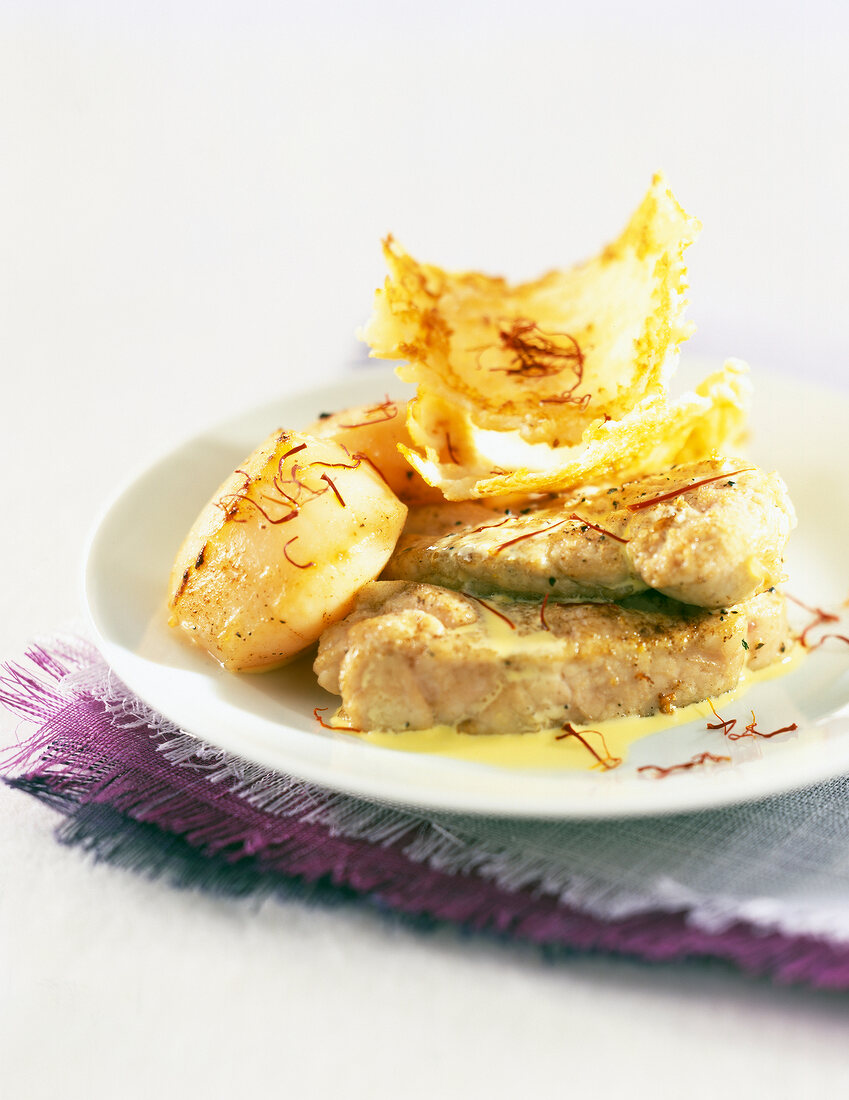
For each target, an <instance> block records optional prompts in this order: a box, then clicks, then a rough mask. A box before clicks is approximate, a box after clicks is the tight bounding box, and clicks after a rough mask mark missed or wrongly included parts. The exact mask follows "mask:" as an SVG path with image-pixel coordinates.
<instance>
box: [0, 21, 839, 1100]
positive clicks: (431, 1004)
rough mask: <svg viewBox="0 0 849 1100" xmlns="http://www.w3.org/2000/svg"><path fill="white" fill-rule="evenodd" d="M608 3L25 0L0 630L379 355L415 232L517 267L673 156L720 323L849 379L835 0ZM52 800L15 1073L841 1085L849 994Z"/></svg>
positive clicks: (0, 258) (550, 252) (25, 803)
mask: <svg viewBox="0 0 849 1100" xmlns="http://www.w3.org/2000/svg"><path fill="white" fill-rule="evenodd" d="M585 6H588V5H576V4H570V3H564V4H557V5H555V4H550V5H548V4H544V3H534V2H525V3H522V4H517V5H515V6H514V5H508V4H507V3H484V2H482V0H480V2H478V0H475V2H472V3H465V4H463V3H459V2H456V0H455V2H454V3H447V2H442V0H436V2H430V3H428V4H422V5H419V6H417V8H416V9H415V10H413V9H412V8H408V7H407V6H405V5H402V4H400V3H390V2H386V3H377V2H368V0H361V2H359V3H352V4H341V3H335V4H334V3H324V4H316V5H314V6H313V7H311V8H310V9H309V10H307V6H306V5H302V4H299V5H297V6H296V5H294V4H291V3H285V2H283V3H276V4H274V3H267V4H263V3H240V4H235V3H233V4H223V3H201V2H199V0H198V2H196V3H183V4H179V3H178V4H174V3H165V2H161V3H159V2H157V3H141V2H139V3H130V2H124V3H112V4H109V3H105V2H104V3H101V4H96V3H93V2H88V3H80V4H76V5H71V4H62V3H55V4H52V5H51V4H47V3H42V4H39V3H28V4H23V3H8V2H7V3H6V4H3V5H0V142H2V146H0V372H2V391H0V402H1V404H0V415H2V430H0V478H2V488H3V497H2V499H3V505H4V507H3V513H4V523H3V527H2V541H0V567H2V577H3V582H2V583H3V590H2V591H3V602H2V615H0V653H2V654H3V655H8V656H11V655H13V654H15V653H16V652H19V651H20V649H21V647H22V645H23V643H24V642H25V641H26V640H27V639H28V638H30V637H31V636H32V635H34V634H38V633H45V632H49V631H51V630H52V629H54V628H56V627H57V626H61V625H66V624H67V623H68V622H70V621H72V620H74V619H75V618H76V617H78V616H79V613H80V600H79V593H78V575H79V567H80V561H81V557H82V553H83V547H84V543H85V537H86V533H87V531H88V529H89V528H90V526H91V524H92V523H93V521H94V519H95V516H96V514H97V512H98V509H99V507H100V505H101V503H102V502H103V501H104V500H105V499H106V498H107V497H108V496H109V495H110V493H111V492H113V491H114V490H115V488H116V487H117V486H118V485H119V484H120V483H121V482H122V481H124V480H125V479H126V477H127V476H128V474H129V473H130V472H131V471H132V470H134V469H136V468H138V467H139V466H141V465H143V464H144V462H145V461H146V460H147V459H149V458H150V457H151V456H152V455H154V454H157V453H159V452H160V451H162V450H163V449H165V448H166V447H167V445H168V444H169V443H172V442H175V441H177V440H178V439H179V438H181V437H182V436H183V435H185V434H188V433H189V432H192V431H194V430H195V429H196V428H197V427H198V426H200V425H202V424H205V423H207V422H210V421H214V420H215V419H218V418H221V417H223V416H225V415H227V414H228V413H230V412H231V411H233V410H234V409H238V408H241V407H244V406H249V405H252V404H255V403H257V402H258V401H259V400H261V399H263V398H264V397H266V396H269V395H272V394H274V393H275V392H277V391H278V390H279V389H281V388H283V387H284V385H285V386H288V385H291V384H293V383H294V382H297V381H298V380H304V381H305V382H312V381H314V380H318V379H320V378H321V377H322V376H330V375H331V374H333V373H335V372H336V371H338V369H339V368H340V366H341V365H344V364H345V363H347V362H350V361H352V360H354V359H355V358H357V357H358V356H360V355H361V352H360V350H359V348H358V346H357V345H356V343H355V341H354V338H353V332H354V329H355V328H356V327H357V326H358V325H359V324H361V323H362V322H363V321H364V320H365V318H366V316H367V314H368V311H369V306H370V299H371V293H372V290H373V288H374V286H376V285H377V284H378V283H379V281H380V280H381V279H382V267H381V258H380V250H379V240H380V237H381V236H382V235H384V234H385V233H386V232H388V231H390V230H391V231H392V232H393V233H394V234H395V235H396V236H397V237H398V238H399V240H400V241H401V242H402V243H404V244H405V245H406V247H408V248H409V249H410V250H411V251H412V252H413V253H414V254H416V255H421V256H422V258H425V259H430V260H433V261H434V262H437V263H440V264H442V265H444V266H448V267H480V268H482V269H484V270H490V271H497V272H501V273H504V274H507V275H509V276H511V277H516V278H519V277H528V276H532V275H534V274H536V273H538V272H539V271H541V270H543V269H546V268H548V267H551V266H556V265H562V264H567V263H570V262H572V261H575V260H578V259H581V258H583V257H585V256H587V255H590V254H592V253H593V252H594V251H595V250H596V249H597V247H598V246H599V245H600V244H602V243H603V242H604V241H606V240H607V239H609V238H611V237H613V236H615V235H616V234H617V233H618V231H619V230H620V228H621V227H622V225H623V224H624V222H625V220H626V218H627V216H628V215H629V214H630V211H631V209H632V208H633V207H634V206H635V205H636V203H637V202H638V201H639V199H640V197H641V195H642V193H643V191H644V190H645V188H646V186H647V184H648V181H649V179H650V176H651V174H652V172H653V171H654V170H655V169H657V168H662V169H663V170H664V171H665V172H666V173H667V175H668V176H669V178H670V181H671V183H672V185H673V187H674V188H675V190H676V193H677V194H678V195H679V197H680V199H681V200H682V202H683V203H684V205H685V207H686V208H687V209H688V210H690V211H692V212H693V213H695V214H697V215H698V216H699V217H700V218H701V220H702V222H703V223H704V232H703V235H702V238H701V241H700V242H699V244H697V245H696V246H695V247H694V248H693V249H692V250H691V253H690V270H691V299H692V303H693V304H692V307H691V310H690V316H691V317H692V318H693V319H694V320H695V321H696V323H697V325H698V333H697V335H696V337H695V338H694V339H693V341H692V348H693V351H694V352H695V351H698V352H700V353H702V354H704V355H710V356H716V357H717V358H722V357H724V356H726V355H737V356H740V357H742V358H748V359H750V360H751V361H752V362H753V363H756V364H757V365H758V366H760V367H761V368H766V369H772V370H776V371H780V372H783V373H788V374H791V375H793V376H795V377H798V378H799V379H800V380H804V379H807V378H820V379H822V380H824V381H828V382H830V383H832V384H834V385H837V386H841V387H843V388H845V387H846V384H847V382H846V373H845V362H846V353H847V349H848V348H849V310H847V309H846V301H847V292H849V276H848V275H847V267H846V263H845V257H846V254H847V247H849V203H847V199H846V196H847V195H849V151H847V150H849V144H847V134H846V129H847V126H846V118H847V108H848V107H849V76H847V64H846V56H847V49H849V20H847V17H846V16H845V15H844V14H843V13H844V10H845V8H844V6H843V5H841V4H839V3H833V4H830V3H826V2H824V0H820V2H816V0H810V2H809V3H807V4H806V5H805V6H804V8H803V6H802V5H801V4H790V3H783V2H779V3H772V4H769V5H766V4H763V5H762V4H746V3H730V2H724V0H723V2H720V3H713V4H712V5H711V11H710V13H708V12H707V5H703V4H693V5H686V4H680V3H677V4H673V3H668V4H662V3H652V2H647V3H642V4H640V5H638V6H637V5H634V6H632V5H630V4H625V3H608V4H599V5H595V6H594V10H593V12H592V13H589V12H587V11H585V10H583V8H584V7H585ZM837 446H838V447H840V446H842V443H841V442H838V444H837ZM215 476H217V475H214V476H213V480H214V479H215ZM52 824H53V823H52V820H51V816H50V814H49V813H48V811H46V810H44V809H43V808H41V807H38V806H37V805H34V804H30V802H29V800H27V799H26V798H24V797H23V796H22V795H18V794H14V793H11V792H8V791H6V790H5V789H3V790H0V868H1V869H2V870H0V1091H3V1092H4V1093H7V1094H8V1095H13V1096H20V1097H26V1098H28V1097H41V1096H45V1097H46V1096H55V1095H59V1094H61V1095H63V1096H67V1097H77V1096H80V1097H82V1096H87V1097H98V1098H99V1097H113V1096H116V1097H130V1098H133V1097H137V1096H138V1097H142V1096H150V1095H158V1096H160V1097H171V1096H193V1095H204V1096H207V1097H214V1096H224V1095H230V1094H231V1093H233V1092H237V1093H238V1094H240V1095H251V1094H263V1095H267V1094H269V1093H270V1094H272V1095H277V1094H280V1095H283V1094H284V1093H285V1094H288V1095H292V1094H297V1095H305V1096H317V1097H325V1096H327V1097H330V1096H336V1095H342V1094H344V1095H347V1096H363V1097H367V1096H368V1097H383V1096H389V1097H395V1096H404V1097H407V1096H409V1097H420V1096H421V1097H424V1096H432V1095H438V1096H446V1097H454V1096H457V1097H459V1096H463V1097H468V1096H474V1095H483V1094H484V1092H485V1093H486V1095H488V1096H490V1097H498V1096H505V1097H507V1096H515V1095H518V1094H525V1095H534V1094H539V1093H542V1092H543V1091H544V1092H545V1093H546V1094H551V1093H552V1092H555V1091H557V1092H560V1091H565V1090H566V1089H567V1088H569V1089H578V1088H582V1089H585V1088H592V1090H593V1091H594V1092H595V1094H596V1095H601V1096H607V1095H622V1094H623V1092H625V1091H627V1094H628V1095H631V1096H651V1097H666V1096H680V1095H683V1094H686V1095H689V1096H708V1095H714V1094H715V1092H716V1089H717V1087H718V1086H721V1087H722V1089H723V1090H724V1092H725V1093H726V1094H730V1095H732V1096H738V1095H739V1096H744V1095H746V1096H747V1095H752V1094H755V1095H765V1094H767V1092H770V1093H772V1095H776V1096H787V1097H791V1096H798V1095H801V1094H802V1093H812V1092H814V1090H815V1089H816V1090H820V1089H821V1090H825V1089H829V1088H830V1089H831V1091H832V1093H834V1092H835V1091H836V1086H838V1084H840V1085H842V1086H843V1090H845V1080H846V1073H847V1070H849V1054H847V1053H846V1044H845V1026H846V1020H845V1017H846V1015H847V1012H846V1009H847V1004H849V1002H847V1000H846V999H845V998H841V997H837V996H828V995H817V994H812V993H808V992H805V991H800V990H786V989H778V990H776V989H774V988H772V987H771V986H770V985H769V984H768V983H765V982H754V981H749V980H746V979H743V978H740V977H739V976H737V975H735V974H733V973H731V972H729V971H727V970H725V969H723V968H718V967H708V966H696V965H692V966H676V967H648V966H643V965H640V964H637V963H634V962H628V961H621V960H599V959H575V960H572V961H567V962H563V963H559V964H557V965H553V966H552V965H548V964H546V963H544V962H542V961H541V960H540V959H539V957H538V956H537V955H536V954H535V953H533V952H530V951H525V950H520V949H515V950H513V949H509V948H505V947H502V946H493V945H490V944H486V943H483V942H479V941H474V940H466V939H462V938H460V937H458V936H455V935H453V934H450V933H444V934H440V935H437V936H435V937H431V938H419V937H417V936H415V935H413V934H412V933H410V932H406V931H403V930H401V929H399V928H397V927H393V926H389V925H387V924H385V923H383V922H382V921H380V920H378V919H376V918H374V917H371V916H368V915H364V914H359V913H356V912H350V911H346V910H340V911H333V912H327V911H312V910H308V909H306V908H303V907H301V906H298V905H288V906H281V905H269V906H267V907H266V908H264V909H263V910H261V911H260V912H258V913H257V912H254V911H250V910H246V909H245V908H244V907H242V906H239V905H237V904H232V903H225V902H219V901H215V900H210V899H207V898H198V897H190V896H184V895H180V894H176V893H174V892H172V891H170V890H169V889H167V888H166V887H164V886H162V885H158V884H151V883H148V882H145V881H140V880H138V879H136V878H134V877H132V876H130V875H128V874H125V873H122V872H120V871H116V870H112V869H109V868H103V867H97V868H92V867H91V866H90V865H89V864H88V863H87V862H86V861H85V859H84V857H82V856H81V855H80V854H79V853H76V852H70V851H66V850H63V849H60V848H59V847H58V846H56V845H55V843H54V841H53V839H52V836H51V828H52Z"/></svg>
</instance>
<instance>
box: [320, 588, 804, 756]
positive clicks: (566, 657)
mask: <svg viewBox="0 0 849 1100" xmlns="http://www.w3.org/2000/svg"><path fill="white" fill-rule="evenodd" d="M787 639H788V633H787V621H786V617H785V614H784V598H783V596H781V595H780V594H779V593H777V592H776V591H774V590H773V591H771V592H765V593H763V594H762V595H760V596H756V597H755V598H754V599H752V600H748V601H746V602H745V603H742V604H739V605H738V606H737V607H734V608H728V609H725V610H722V611H707V610H704V609H702V608H694V607H687V606H685V605H683V604H679V603H675V602H674V601H672V600H668V599H666V598H665V597H663V596H660V595H658V594H657V593H649V594H643V595H641V596H637V597H633V598H632V600H630V601H628V602H627V603H626V604H624V605H623V604H612V603H604V604H587V603H581V604H551V603H549V604H548V605H547V606H543V605H542V604H541V603H540V602H536V603H530V602H527V601H525V602H516V601H509V600H499V601H497V602H493V603H484V602H482V601H481V600H479V599H475V598H473V597H471V596H466V595H462V594H460V593H459V592H450V591H449V590H447V589H445V588H439V587H436V586H434V585H429V584H408V583H406V582H404V581H377V582H375V583H374V584H371V585H367V586H366V587H365V588H364V589H363V590H362V592H361V593H360V596H359V598H358V600H357V606H356V609H355V610H354V611H353V612H352V613H351V614H350V615H349V616H348V618H346V619H345V620H344V621H343V622H341V623H337V624H336V625H335V626H332V627H330V628H329V629H328V630H327V631H326V632H325V633H324V635H323V636H322V639H321V641H320V643H319V650H318V656H317V658H316V662H315V670H316V673H317V675H318V680H319V683H320V684H321V686H322V687H324V688H325V689H326V690H327V691H330V692H334V693H335V694H338V695H341V697H342V705H343V707H344V711H345V715H346V717H347V720H348V721H350V723H351V724H352V725H353V726H354V727H355V728H357V729H363V730H404V729H426V728H428V727H430V726H436V725H443V724H444V725H451V726H456V727H457V729H458V730H459V731H461V732H464V733H477V734H495V733H520V732H525V731H529V730H535V729H546V728H549V727H552V726H555V727H556V726H559V725H561V724H562V723H563V722H595V721H601V720H604V719H607V718H616V717H620V716H624V715H648V714H654V713H656V712H657V711H669V710H671V709H672V708H673V707H682V706H686V705H687V704H688V703H693V702H697V701H699V700H702V699H707V698H711V697H715V696H717V695H720V694H722V693H723V692H726V691H729V690H731V689H733V688H735V687H736V686H737V684H738V683H739V681H740V677H741V675H742V673H743V670H744V668H745V666H746V662H747V661H750V663H751V659H752V658H755V660H757V662H758V664H759V665H763V664H766V663H768V662H769V661H774V660H777V659H780V657H781V656H782V655H783V653H784V651H785V650H786V648H787V644H788V640H787ZM744 643H745V644H744Z"/></svg>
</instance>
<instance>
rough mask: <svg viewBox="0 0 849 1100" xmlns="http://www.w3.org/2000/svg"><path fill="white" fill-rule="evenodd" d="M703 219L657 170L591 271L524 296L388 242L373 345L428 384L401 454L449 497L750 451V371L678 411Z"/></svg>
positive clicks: (635, 472)
mask: <svg viewBox="0 0 849 1100" xmlns="http://www.w3.org/2000/svg"><path fill="white" fill-rule="evenodd" d="M699 229H700V226H699V223H698V222H697V221H696V220H695V219H694V218H692V217H690V216H689V215H688V214H686V213H685V211H684V210H683V209H682V207H681V206H680V204H679V203H678V202H677V200H676V199H675V197H674V196H673V194H672V192H671V191H670V190H669V187H668V186H667V184H666V181H665V180H664V178H663V177H662V176H661V175H656V176H655V177H654V179H653V181H652V184H651V187H650V188H649V191H648V193H647V194H646V196H645V198H644V199H643V201H642V203H641V204H640V206H639V207H638V208H637V211H636V212H635V214H634V215H633V217H632V218H631V220H630V222H629V223H628V225H627V227H626V228H625V230H624V232H623V233H622V234H621V236H620V237H619V238H618V239H617V240H616V241H615V242H614V243H613V244H611V245H609V246H608V247H607V248H605V249H604V250H603V251H602V252H601V253H600V255H598V256H597V257H596V258H595V259H593V260H591V261H589V262H588V263H584V264H580V265H578V266H576V267H573V268H570V269H568V270H565V271H553V272H550V273H549V274H547V275H544V276H543V277H542V278H541V279H537V280H535V281H533V282H529V283H522V284H518V285H510V284H509V283H507V282H506V281H505V280H504V279H501V278H495V277H492V276H488V275H482V274H479V273H477V272H465V273H461V274H451V273H448V272H445V271H442V270H441V269H440V268H438V267H434V266H432V265H429V264H420V263H418V262H417V261H416V260H414V259H413V258H412V257H411V256H409V255H407V253H405V252H404V251H403V250H402V249H401V248H399V247H398V245H397V244H395V242H394V241H393V240H392V239H391V238H389V239H388V240H387V241H386V242H385V244H384V253H385V256H386V260H387V264H388V266H389V276H388V278H387V279H386V283H385V285H384V287H383V288H382V289H381V290H378V291H377V294H376V298H375V310H374V314H373V316H372V319H371V321H370V322H369V324H368V326H367V328H366V330H365V333H364V336H365V338H366V340H367V341H368V342H369V343H370V345H371V348H372V354H373V355H374V356H377V357H380V358H390V359H404V360H406V362H404V363H402V364H401V365H400V366H399V367H398V374H399V375H400V376H401V377H402V378H403V379H405V380H406V381H409V382H412V383H414V384H415V385H416V387H417V389H416V396H415V397H414V398H413V399H412V400H411V401H410V402H409V405H408V411H407V427H408V430H409V436H410V439H411V441H412V443H411V445H407V444H406V443H400V444H399V448H398V449H399V450H400V451H401V453H402V454H403V455H404V456H405V458H406V459H407V461H408V462H409V463H410V465H411V466H413V468H414V469H415V470H416V471H417V472H418V473H419V474H420V475H421V476H422V477H423V478H424V480H425V481H426V482H427V483H428V484H429V485H431V486H434V487H436V488H438V489H440V490H441V491H442V493H443V494H444V495H445V497H446V498H447V499H448V500H467V499H473V498H480V497H487V496H493V495H500V494H510V493H533V492H547V491H564V490H568V489H572V488H574V487H576V486H579V485H584V484H592V483H600V482H605V481H607V480H623V479H626V478H630V477H636V476H639V475H640V474H644V473H647V472H652V471H656V470H658V469H661V468H663V467H664V466H666V465H670V464H672V463H676V462H684V461H699V460H701V459H704V458H707V457H709V456H710V455H712V454H714V453H716V452H717V451H719V450H722V449H726V448H731V449H732V450H734V449H736V447H737V446H738V445H739V443H740V441H741V440H742V438H743V436H744V432H745V423H746V415H747V408H748V395H749V384H748V380H747V379H746V377H745V374H746V371H747V368H746V366H745V365H744V364H742V363H740V362H738V361H737V360H728V361H727V362H726V364H725V366H724V367H723V368H722V370H721V371H718V372H716V373H715V374H713V375H711V376H710V377H709V378H707V379H705V380H704V382H702V383H701V385H700V386H698V387H697V388H696V390H695V392H693V393H688V394H685V395H683V396H682V397H679V398H677V399H675V400H670V398H669V397H668V384H669V380H670V377H671V375H672V373H673V371H674V369H675V366H676V364H677V358H678V348H679V345H680V344H681V342H682V341H683V340H685V339H686V338H687V336H688V335H689V334H690V331H691V327H690V326H689V325H688V324H687V323H686V322H685V321H684V318H683V312H684V306H685V304H686V302H685V299H684V292H685V291H686V268H685V266H684V259H683V257H684V250H685V248H686V247H687V246H688V245H689V244H690V243H691V242H692V241H693V240H694V239H695V237H696V235H697V233H698V231H699Z"/></svg>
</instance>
